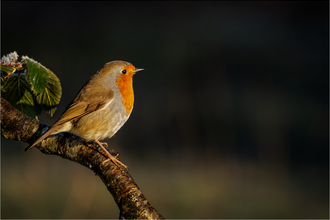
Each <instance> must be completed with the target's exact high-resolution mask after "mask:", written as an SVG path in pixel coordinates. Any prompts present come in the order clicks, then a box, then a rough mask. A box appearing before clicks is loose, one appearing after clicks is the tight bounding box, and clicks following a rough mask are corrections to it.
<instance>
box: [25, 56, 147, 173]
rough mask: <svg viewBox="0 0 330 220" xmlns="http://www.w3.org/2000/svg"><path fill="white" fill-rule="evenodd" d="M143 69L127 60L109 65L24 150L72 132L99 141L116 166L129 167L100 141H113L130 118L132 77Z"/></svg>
mask: <svg viewBox="0 0 330 220" xmlns="http://www.w3.org/2000/svg"><path fill="white" fill-rule="evenodd" d="M141 70H143V69H136V68H135V67H134V66H133V65H132V64H130V63H128V62H125V61H119V60H116V61H112V62H109V63H106V64H105V65H104V67H103V68H102V69H100V70H99V71H98V72H97V73H96V74H95V75H94V76H93V77H92V78H91V79H90V80H89V81H88V82H87V83H86V84H85V85H84V86H83V87H82V89H81V90H80V91H79V93H78V94H77V96H76V97H75V98H74V100H73V101H72V102H71V103H70V104H69V105H68V107H67V108H66V110H65V111H64V113H63V114H62V115H61V117H60V118H59V119H58V120H57V121H56V122H55V124H54V125H53V126H52V127H51V128H50V129H49V130H47V131H46V132H45V133H44V134H43V135H42V136H41V137H40V138H39V139H38V140H37V141H36V142H34V143H33V144H32V145H30V146H28V147H27V148H26V149H25V151H28V150H30V149H31V148H33V147H34V146H35V145H37V144H38V143H39V142H41V141H42V140H43V139H45V138H46V137H48V136H49V135H53V134H57V133H60V132H71V133H73V134H75V135H78V136H80V137H82V138H84V139H85V140H86V141H87V142H90V141H94V142H96V143H97V144H98V145H99V146H100V147H101V148H102V149H103V150H104V151H105V153H106V155H107V156H108V157H109V159H110V160H112V161H113V162H114V163H115V164H116V165H117V166H118V164H120V165H122V166H124V167H125V168H127V167H126V166H125V165H124V164H123V163H121V162H120V161H119V160H118V159H117V158H116V157H115V156H112V155H111V154H110V153H109V152H108V151H107V150H106V149H105V147H104V146H103V145H107V144H106V143H101V142H100V141H99V140H103V139H105V138H111V137H112V136H113V135H114V134H115V133H116V132H117V131H118V130H119V129H120V128H121V127H122V126H123V125H124V123H125V122H126V121H127V119H128V118H129V116H130V114H131V112H132V109H133V104H134V92H133V75H134V74H135V73H136V72H138V71H141ZM118 167H119V166H118Z"/></svg>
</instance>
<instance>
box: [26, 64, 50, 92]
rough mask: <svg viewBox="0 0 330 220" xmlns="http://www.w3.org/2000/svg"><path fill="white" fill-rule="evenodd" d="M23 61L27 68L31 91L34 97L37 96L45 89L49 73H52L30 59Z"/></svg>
mask: <svg viewBox="0 0 330 220" xmlns="http://www.w3.org/2000/svg"><path fill="white" fill-rule="evenodd" d="M24 61H25V63H26V65H27V68H28V77H29V82H30V84H31V90H32V91H33V92H34V94H35V95H38V94H39V93H41V92H43V91H44V90H45V89H46V87H47V82H48V79H49V73H52V71H50V70H49V69H47V68H46V67H44V66H43V65H41V64H40V63H38V62H36V61H34V60H33V59H31V58H26V59H25V60H24Z"/></svg>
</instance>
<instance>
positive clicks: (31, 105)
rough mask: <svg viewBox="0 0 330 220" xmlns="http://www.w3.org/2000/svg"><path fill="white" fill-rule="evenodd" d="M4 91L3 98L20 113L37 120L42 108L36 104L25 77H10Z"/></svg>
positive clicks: (19, 75) (18, 75)
mask: <svg viewBox="0 0 330 220" xmlns="http://www.w3.org/2000/svg"><path fill="white" fill-rule="evenodd" d="M4 90H5V92H2V97H3V98H5V99H6V100H7V101H8V102H9V103H10V104H12V105H13V106H14V107H15V108H16V109H18V110H19V111H21V112H23V113H24V114H26V115H28V116H30V117H32V118H35V119H37V115H39V114H40V113H41V107H40V106H39V105H38V103H37V102H36V100H35V98H34V96H33V94H32V91H31V89H30V85H29V83H28V82H27V80H26V76H25V75H22V74H17V75H12V76H11V77H9V79H8V80H7V82H6V84H5V86H4Z"/></svg>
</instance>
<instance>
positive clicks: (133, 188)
mask: <svg viewBox="0 0 330 220" xmlns="http://www.w3.org/2000/svg"><path fill="white" fill-rule="evenodd" d="M47 127H48V126H47V125H45V124H42V123H39V122H38V121H36V120H34V119H32V118H30V117H29V116H27V115H25V114H23V113H21V112H20V111H18V110H17V109H15V108H14V107H13V106H11V105H10V104H9V103H8V102H7V101H6V100H5V99H3V98H1V131H2V136H3V137H4V138H6V139H9V140H18V141H23V142H26V143H28V144H31V143H33V142H34V141H35V140H36V139H37V138H38V137H39V136H40V135H41V133H42V130H43V129H45V128H47ZM36 147H37V148H38V149H39V150H40V151H41V152H42V153H44V154H51V155H58V156H60V157H63V158H65V159H68V160H71V161H74V162H77V163H79V164H81V165H83V166H86V167H88V168H89V169H91V170H93V171H94V173H95V174H96V175H98V176H99V177H100V178H101V180H102V181H103V183H104V184H105V186H106V187H107V189H108V191H109V192H110V193H111V194H112V196H113V198H114V200H115V202H116V203H117V205H118V207H119V210H120V214H119V218H121V219H163V217H162V216H161V215H160V214H159V213H158V212H157V211H156V210H155V209H154V208H153V207H152V206H151V205H150V203H149V202H148V201H147V199H146V198H145V197H144V195H143V194H142V192H141V190H140V189H139V187H138V186H137V184H136V183H135V181H134V179H133V178H132V177H131V175H130V174H129V172H128V170H126V169H125V168H123V167H118V166H116V165H115V164H114V163H113V162H112V161H111V160H107V157H106V156H104V155H102V154H101V153H100V152H102V151H101V149H100V147H99V146H98V145H97V143H89V144H87V143H86V142H84V141H83V140H82V139H81V138H80V137H78V136H75V135H73V134H71V133H60V134H57V135H53V136H50V137H48V138H46V139H45V140H43V141H42V142H41V143H40V144H38V145H36ZM112 154H114V153H112ZM114 156H116V155H114Z"/></svg>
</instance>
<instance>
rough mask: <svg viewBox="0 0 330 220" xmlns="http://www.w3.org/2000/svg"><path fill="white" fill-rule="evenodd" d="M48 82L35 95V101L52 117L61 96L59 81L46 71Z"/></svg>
mask: <svg viewBox="0 0 330 220" xmlns="http://www.w3.org/2000/svg"><path fill="white" fill-rule="evenodd" d="M48 76H49V78H48V81H47V84H46V87H45V89H44V90H43V91H42V92H41V93H40V94H39V95H37V101H38V103H39V104H40V105H41V107H42V108H43V109H44V110H46V112H47V113H48V114H49V115H50V116H51V117H52V116H53V114H54V112H55V111H56V109H57V105H58V104H59V103H60V99H61V96H62V87H61V83H60V80H59V79H58V78H57V76H56V75H55V74H54V73H53V72H52V71H50V70H49V71H48Z"/></svg>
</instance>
